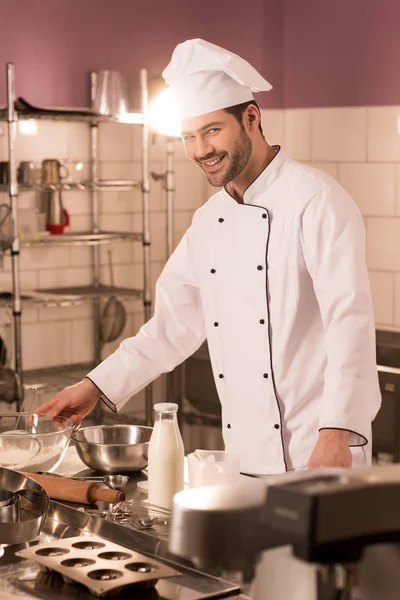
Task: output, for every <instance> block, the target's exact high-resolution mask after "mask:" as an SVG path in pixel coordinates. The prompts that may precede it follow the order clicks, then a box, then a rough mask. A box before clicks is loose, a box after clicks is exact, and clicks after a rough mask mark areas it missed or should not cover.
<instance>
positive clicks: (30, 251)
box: [20, 246, 70, 271]
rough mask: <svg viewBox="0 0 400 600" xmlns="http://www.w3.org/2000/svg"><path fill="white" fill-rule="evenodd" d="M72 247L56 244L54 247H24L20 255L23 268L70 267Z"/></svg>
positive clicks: (26, 269)
mask: <svg viewBox="0 0 400 600" xmlns="http://www.w3.org/2000/svg"><path fill="white" fill-rule="evenodd" d="M69 253H70V249H69V248H68V247H66V248H63V247H62V246H54V248H40V247H33V248H23V249H22V250H21V255H20V265H21V269H22V270H25V271H28V270H31V269H54V268H62V267H68V266H69V264H70V261H69Z"/></svg>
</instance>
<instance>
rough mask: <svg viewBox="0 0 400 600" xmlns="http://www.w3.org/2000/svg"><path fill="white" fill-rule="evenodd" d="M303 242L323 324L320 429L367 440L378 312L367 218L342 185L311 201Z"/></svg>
mask: <svg viewBox="0 0 400 600" xmlns="http://www.w3.org/2000/svg"><path fill="white" fill-rule="evenodd" d="M301 242H302V245H303V253H304V260H305V263H306V267H307V270H308V272H309V274H310V276H311V278H312V282H313V286H314V290H315V294H316V297H317V300H318V304H319V307H320V311H321V318H322V321H323V326H324V330H325V352H326V356H327V366H326V370H325V377H324V394H323V399H322V403H321V413H320V419H319V428H320V432H321V433H322V432H323V430H332V429H337V430H342V431H347V432H349V433H350V435H349V444H350V445H351V446H360V445H364V444H366V443H368V441H370V430H371V422H372V420H373V419H374V417H375V415H376V413H377V411H378V409H379V406H380V392H379V384H378V375H377V368H376V358H375V357H376V354H375V327H374V315H373V308H372V301H371V292H370V286H369V279H368V271H367V265H366V258H365V229H364V223H363V220H362V217H361V215H360V214H359V211H358V209H357V207H356V205H355V204H354V202H353V201H352V199H351V198H350V197H349V196H348V194H347V193H346V192H345V191H344V190H343V189H342V188H341V187H340V186H339V185H337V186H332V188H327V189H326V190H324V191H323V192H321V193H320V194H318V195H317V196H315V197H314V198H313V199H312V200H311V201H310V203H309V204H308V206H307V207H306V209H305V211H304V213H303V215H302V239H301Z"/></svg>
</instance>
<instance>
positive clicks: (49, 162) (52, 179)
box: [42, 158, 69, 185]
mask: <svg viewBox="0 0 400 600" xmlns="http://www.w3.org/2000/svg"><path fill="white" fill-rule="evenodd" d="M63 170H64V171H63ZM68 175H69V170H68V169H67V167H65V166H64V165H63V164H61V163H60V161H59V160H57V159H56V158H47V159H46V160H44V161H42V183H43V185H57V184H59V183H60V182H61V180H62V179H65V178H66V177H68Z"/></svg>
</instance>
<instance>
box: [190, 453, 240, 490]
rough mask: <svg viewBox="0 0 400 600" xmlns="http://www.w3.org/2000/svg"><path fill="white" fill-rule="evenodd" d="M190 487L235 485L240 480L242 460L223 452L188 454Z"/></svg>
mask: <svg viewBox="0 0 400 600" xmlns="http://www.w3.org/2000/svg"><path fill="white" fill-rule="evenodd" d="M187 460H188V473H189V486H190V487H191V488H193V487H201V486H203V485H219V484H227V483H235V481H237V480H238V479H239V474H240V459H239V457H238V456H235V455H234V454H230V453H229V452H224V451H222V450H195V451H194V452H192V454H188V457H187Z"/></svg>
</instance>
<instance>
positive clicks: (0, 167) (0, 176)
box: [0, 161, 10, 185]
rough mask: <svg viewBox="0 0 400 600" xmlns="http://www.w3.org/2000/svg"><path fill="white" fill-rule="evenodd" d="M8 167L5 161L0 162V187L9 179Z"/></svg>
mask: <svg viewBox="0 0 400 600" xmlns="http://www.w3.org/2000/svg"><path fill="white" fill-rule="evenodd" d="M9 170H10V166H9V164H8V162H7V161H1V162H0V185H6V184H7V183H8V179H9Z"/></svg>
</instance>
